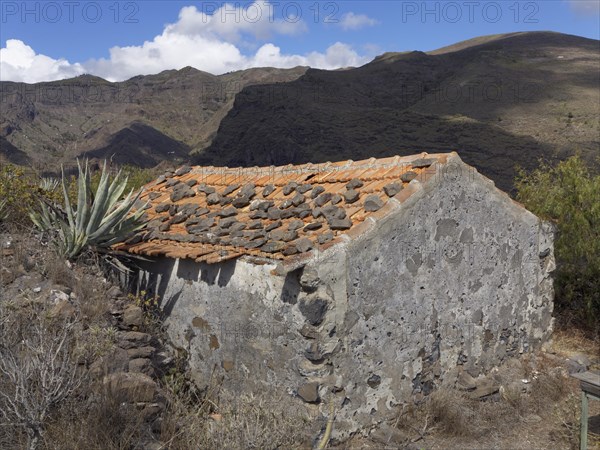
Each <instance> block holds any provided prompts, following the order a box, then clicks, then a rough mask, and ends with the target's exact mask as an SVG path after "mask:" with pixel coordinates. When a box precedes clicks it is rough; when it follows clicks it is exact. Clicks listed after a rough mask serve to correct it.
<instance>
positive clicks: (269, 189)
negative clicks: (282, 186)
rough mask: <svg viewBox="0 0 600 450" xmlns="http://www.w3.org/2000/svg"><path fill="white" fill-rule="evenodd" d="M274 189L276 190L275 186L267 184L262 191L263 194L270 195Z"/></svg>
mask: <svg viewBox="0 0 600 450" xmlns="http://www.w3.org/2000/svg"><path fill="white" fill-rule="evenodd" d="M273 191H275V186H273V185H272V184H267V185H266V186H265V188H264V189H263V191H262V196H263V197H268V196H269V195H271V194H272V193H273Z"/></svg>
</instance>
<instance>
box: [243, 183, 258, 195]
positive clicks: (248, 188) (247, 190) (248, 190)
mask: <svg viewBox="0 0 600 450" xmlns="http://www.w3.org/2000/svg"><path fill="white" fill-rule="evenodd" d="M255 188H256V185H255V184H254V183H248V184H245V185H244V187H242V189H241V190H240V196H242V197H248V198H250V199H251V198H252V197H254V196H255V195H256V191H255Z"/></svg>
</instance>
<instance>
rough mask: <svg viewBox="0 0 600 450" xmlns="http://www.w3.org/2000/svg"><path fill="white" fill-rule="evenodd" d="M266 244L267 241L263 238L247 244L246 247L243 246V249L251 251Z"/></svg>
mask: <svg viewBox="0 0 600 450" xmlns="http://www.w3.org/2000/svg"><path fill="white" fill-rule="evenodd" d="M266 243H267V239H266V238H264V237H263V238H260V239H256V240H254V241H250V242H248V243H247V244H246V245H244V247H246V248H248V249H253V248H258V247H262V246H263V245H265V244H266Z"/></svg>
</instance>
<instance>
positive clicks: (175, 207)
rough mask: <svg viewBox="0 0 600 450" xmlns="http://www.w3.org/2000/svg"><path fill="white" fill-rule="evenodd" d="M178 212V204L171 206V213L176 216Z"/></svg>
mask: <svg viewBox="0 0 600 450" xmlns="http://www.w3.org/2000/svg"><path fill="white" fill-rule="evenodd" d="M175 214H177V205H171V206H170V207H169V215H171V216H174V215H175Z"/></svg>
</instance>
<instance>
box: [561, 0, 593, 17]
mask: <svg viewBox="0 0 600 450" xmlns="http://www.w3.org/2000/svg"><path fill="white" fill-rule="evenodd" d="M567 1H568V2H569V4H570V5H571V9H573V11H575V12H576V13H578V14H580V15H583V16H586V17H595V16H598V15H600V1H599V0H567Z"/></svg>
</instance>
